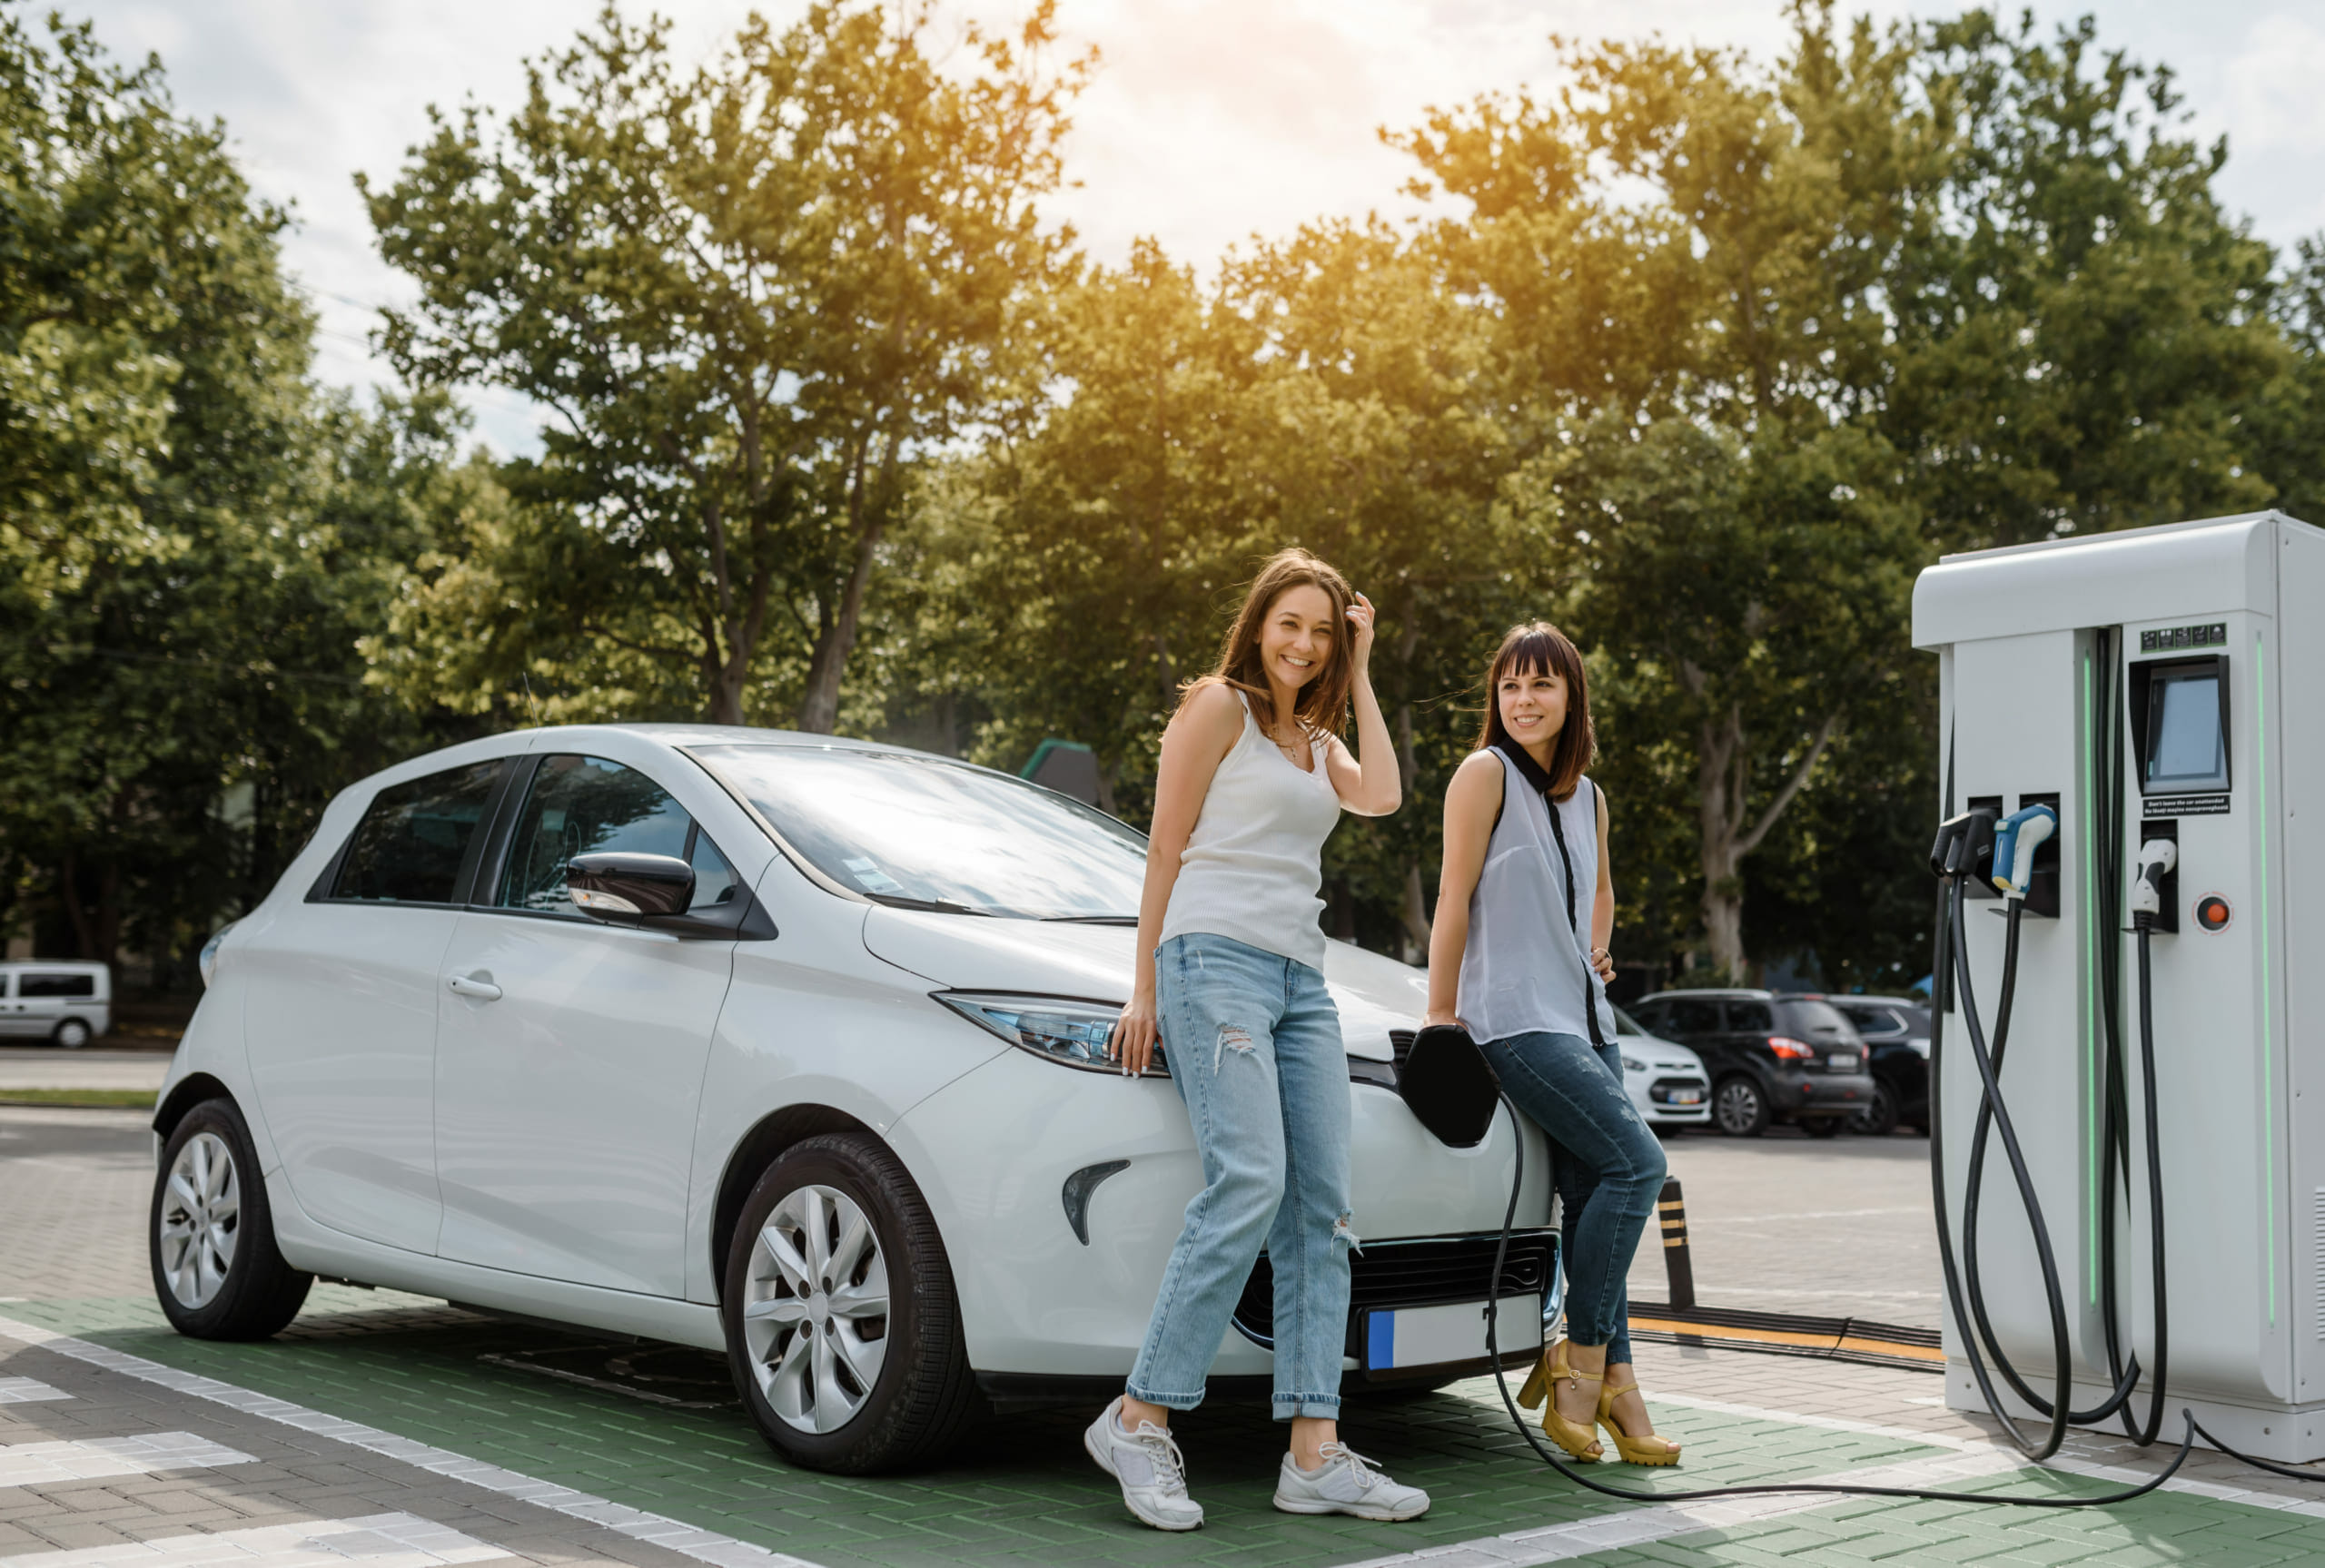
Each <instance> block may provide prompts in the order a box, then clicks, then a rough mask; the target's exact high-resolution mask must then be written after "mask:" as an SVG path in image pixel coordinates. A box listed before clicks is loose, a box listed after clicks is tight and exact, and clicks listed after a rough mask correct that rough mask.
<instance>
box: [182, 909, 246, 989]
mask: <svg viewBox="0 0 2325 1568" xmlns="http://www.w3.org/2000/svg"><path fill="white" fill-rule="evenodd" d="M240 924H242V922H241V921H238V920H230V921H228V922H226V923H225V924H224V925H222V926H220V927H219V928H218V929H217V930H216V931H213V932H211V933H210V940H209V941H208V942H203V944H202V956H201V957H200V958H199V959H197V960H195V961H194V963H195V967H196V968H198V969H200V970H201V971H202V987H203V990H204V991H207V990H209V989H210V982H211V981H212V980H213V978H214V977H215V976H216V975H217V973H218V944H219V943H220V942H223V941H225V940H226V933H227V932H230V931H232V930H233V929H234V928H235V927H236V926H238V925H240ZM178 951H179V952H184V951H185V950H184V949H183V948H180V949H179V950H178Z"/></svg>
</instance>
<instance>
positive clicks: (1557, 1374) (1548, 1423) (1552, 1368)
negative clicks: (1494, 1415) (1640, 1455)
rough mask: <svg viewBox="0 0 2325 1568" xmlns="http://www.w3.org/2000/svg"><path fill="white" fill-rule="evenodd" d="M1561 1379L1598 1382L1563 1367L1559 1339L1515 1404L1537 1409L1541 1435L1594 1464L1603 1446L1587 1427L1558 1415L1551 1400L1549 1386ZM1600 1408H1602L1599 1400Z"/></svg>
mask: <svg viewBox="0 0 2325 1568" xmlns="http://www.w3.org/2000/svg"><path fill="white" fill-rule="evenodd" d="M1562 1377H1571V1378H1573V1379H1574V1380H1575V1381H1576V1382H1577V1383H1597V1382H1598V1381H1600V1380H1599V1379H1598V1378H1597V1377H1593V1376H1590V1375H1589V1374H1588V1373H1587V1372H1577V1371H1576V1370H1575V1369H1574V1368H1573V1367H1572V1366H1568V1364H1567V1358H1566V1341H1565V1340H1563V1339H1561V1340H1559V1341H1558V1343H1557V1344H1556V1345H1553V1346H1550V1348H1549V1349H1548V1350H1546V1351H1544V1352H1543V1353H1542V1358H1541V1359H1540V1360H1539V1361H1538V1362H1536V1363H1535V1364H1534V1369H1533V1370H1532V1371H1531V1372H1529V1373H1528V1374H1527V1375H1526V1382H1525V1384H1524V1386H1521V1387H1520V1388H1519V1390H1518V1403H1519V1404H1520V1405H1524V1406H1525V1407H1526V1408H1527V1409H1529V1410H1531V1409H1533V1408H1534V1406H1536V1405H1540V1406H1541V1407H1542V1433H1543V1435H1545V1436H1547V1437H1548V1438H1549V1440H1550V1441H1551V1442H1553V1443H1555V1444H1557V1445H1558V1446H1559V1447H1561V1448H1563V1449H1565V1450H1566V1451H1567V1452H1568V1454H1570V1455H1573V1456H1574V1457H1575V1458H1577V1459H1579V1460H1582V1461H1583V1462H1584V1463H1586V1464H1595V1463H1596V1462H1597V1461H1598V1459H1599V1458H1600V1457H1601V1456H1603V1455H1605V1453H1606V1451H1607V1450H1606V1446H1605V1445H1603V1444H1601V1443H1600V1442H1599V1441H1598V1435H1597V1433H1596V1432H1594V1431H1593V1430H1592V1428H1591V1427H1589V1426H1587V1425H1580V1424H1578V1423H1576V1422H1572V1421H1568V1419H1567V1418H1566V1417H1565V1416H1563V1415H1559V1414H1558V1400H1557V1399H1556V1398H1555V1397H1553V1396H1552V1394H1551V1387H1550V1386H1551V1385H1552V1384H1553V1383H1556V1382H1557V1381H1558V1379H1559V1378H1562ZM1600 1408H1601V1409H1602V1410H1603V1409H1604V1408H1605V1402H1604V1401H1603V1400H1602V1401H1601V1402H1600Z"/></svg>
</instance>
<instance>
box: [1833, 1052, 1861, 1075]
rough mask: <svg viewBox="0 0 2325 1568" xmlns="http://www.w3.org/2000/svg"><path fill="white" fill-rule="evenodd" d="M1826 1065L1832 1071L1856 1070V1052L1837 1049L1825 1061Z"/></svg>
mask: <svg viewBox="0 0 2325 1568" xmlns="http://www.w3.org/2000/svg"><path fill="white" fill-rule="evenodd" d="M1825 1068H1826V1070H1829V1071H1832V1072H1855V1070H1856V1052H1855V1051H1853V1050H1836V1051H1835V1052H1834V1053H1833V1054H1832V1056H1831V1057H1830V1058H1829V1059H1828V1060H1826V1061H1825Z"/></svg>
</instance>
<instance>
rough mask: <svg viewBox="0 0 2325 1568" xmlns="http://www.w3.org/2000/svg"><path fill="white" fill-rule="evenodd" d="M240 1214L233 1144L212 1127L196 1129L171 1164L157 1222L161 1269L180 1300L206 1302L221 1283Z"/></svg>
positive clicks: (239, 1183)
mask: <svg viewBox="0 0 2325 1568" xmlns="http://www.w3.org/2000/svg"><path fill="white" fill-rule="evenodd" d="M157 1223H158V1226H159V1230H160V1235H159V1240H160V1242H161V1249H162V1275H163V1277H164V1278H165V1279H167V1280H168V1281H169V1285H170V1294H171V1295H172V1296H174V1297H177V1300H178V1305H179V1306H181V1307H207V1306H209V1305H210V1303H211V1302H212V1301H213V1300H215V1299H216V1298H217V1295H218V1292H219V1291H221V1290H222V1289H223V1288H225V1285H226V1278H227V1276H228V1275H229V1274H231V1273H232V1272H233V1267H234V1244H235V1242H236V1241H237V1240H238V1239H239V1238H240V1237H241V1235H242V1181H241V1178H240V1174H239V1173H238V1172H237V1171H236V1170H235V1169H234V1153H233V1150H232V1149H229V1148H227V1147H226V1140H225V1139H223V1138H220V1137H219V1136H218V1135H217V1134H216V1133H214V1132H197V1133H195V1134H194V1135H193V1137H192V1138H189V1139H186V1140H185V1147H184V1148H183V1149H179V1150H178V1157H177V1159H174V1160H173V1161H172V1162H171V1164H170V1174H169V1176H168V1178H166V1180H165V1181H164V1183H163V1191H162V1211H161V1216H160V1218H159V1220H158V1222H157Z"/></svg>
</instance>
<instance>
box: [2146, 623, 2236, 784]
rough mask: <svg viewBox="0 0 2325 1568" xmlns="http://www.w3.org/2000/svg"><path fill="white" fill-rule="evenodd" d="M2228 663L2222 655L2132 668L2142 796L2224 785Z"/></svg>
mask: <svg viewBox="0 0 2325 1568" xmlns="http://www.w3.org/2000/svg"><path fill="white" fill-rule="evenodd" d="M2227 664H2228V660H2227V658H2226V656H2213V657H2210V658H2202V659H2189V660H2185V661H2180V660H2175V661H2172V662H2171V663H2164V662H2162V661H2152V662H2142V663H2138V664H2134V665H2133V666H2132V728H2133V731H2134V733H2135V734H2136V735H2138V737H2139V744H2140V774H2139V782H2140V793H2141V794H2149V795H2179V794H2207V793H2212V792H2221V791H2225V790H2226V789H2227V788H2228V787H2229V747H2228V685H2227V679H2226V677H2227V675H2228V669H2227Z"/></svg>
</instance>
